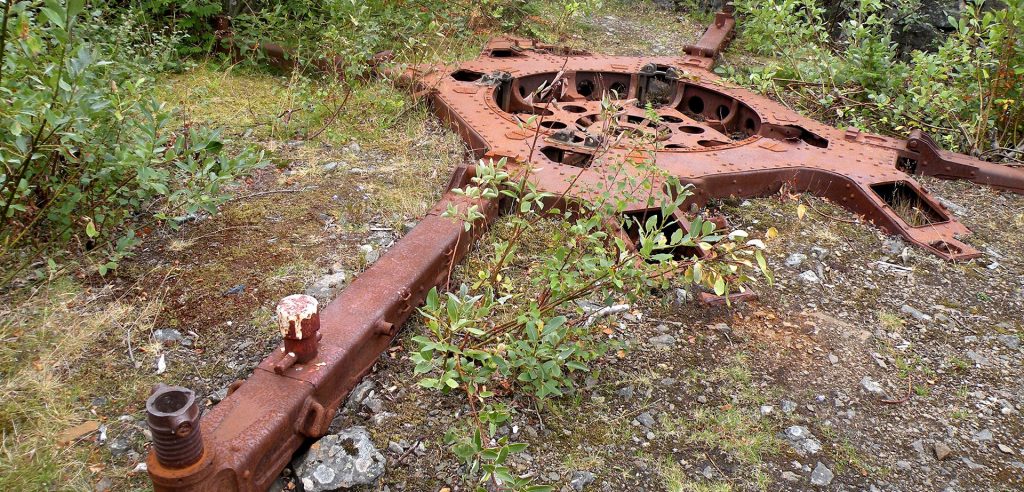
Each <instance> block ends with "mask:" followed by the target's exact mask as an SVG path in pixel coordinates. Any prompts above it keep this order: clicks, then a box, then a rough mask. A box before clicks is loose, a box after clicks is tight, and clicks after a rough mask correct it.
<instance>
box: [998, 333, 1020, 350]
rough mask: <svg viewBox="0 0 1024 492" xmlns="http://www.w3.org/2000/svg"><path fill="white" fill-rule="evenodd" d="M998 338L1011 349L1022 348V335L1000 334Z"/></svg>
mask: <svg viewBox="0 0 1024 492" xmlns="http://www.w3.org/2000/svg"><path fill="white" fill-rule="evenodd" d="M996 338H998V339H999V341H1000V342H1002V344H1003V345H1006V348H1008V349H1010V350H1017V349H1019V348H1020V337H1018V336H1017V335H999V336H998V337H996Z"/></svg>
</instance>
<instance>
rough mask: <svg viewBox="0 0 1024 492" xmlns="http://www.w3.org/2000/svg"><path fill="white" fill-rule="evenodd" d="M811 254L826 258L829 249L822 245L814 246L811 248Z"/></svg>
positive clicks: (819, 258)
mask: <svg viewBox="0 0 1024 492" xmlns="http://www.w3.org/2000/svg"><path fill="white" fill-rule="evenodd" d="M811 256H813V257H815V258H817V259H818V260H824V259H825V258H826V257H827V256H828V250H827V249H825V248H822V247H821V246H814V247H812V248H811Z"/></svg>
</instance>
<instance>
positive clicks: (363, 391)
mask: <svg viewBox="0 0 1024 492" xmlns="http://www.w3.org/2000/svg"><path fill="white" fill-rule="evenodd" d="M376 386H377V384H376V383H374V382H373V381H371V380H369V379H364V380H363V381H362V382H360V383H359V384H357V385H356V387H355V388H352V392H351V393H349V394H348V403H346V404H345V406H346V407H348V408H350V409H356V408H359V406H360V405H361V404H362V403H363V400H365V399H366V397H367V396H369V395H370V392H371V391H373V389H374V388H375V387H376Z"/></svg>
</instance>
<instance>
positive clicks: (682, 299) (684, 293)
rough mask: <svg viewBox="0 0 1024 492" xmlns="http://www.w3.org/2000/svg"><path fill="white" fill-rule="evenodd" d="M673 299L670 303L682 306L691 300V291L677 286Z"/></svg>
mask: <svg viewBox="0 0 1024 492" xmlns="http://www.w3.org/2000/svg"><path fill="white" fill-rule="evenodd" d="M674 294H675V299H673V301H672V303H673V304H674V305H675V306H676V307H679V306H683V305H685V304H687V303H689V302H690V301H692V300H693V293H691V292H690V290H689V289H685V288H678V289H675V290H674Z"/></svg>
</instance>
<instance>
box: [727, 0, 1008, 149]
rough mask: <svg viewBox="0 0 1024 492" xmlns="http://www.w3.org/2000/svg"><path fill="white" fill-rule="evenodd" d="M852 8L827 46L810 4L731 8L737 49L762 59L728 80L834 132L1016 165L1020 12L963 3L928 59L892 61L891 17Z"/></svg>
mask: <svg viewBox="0 0 1024 492" xmlns="http://www.w3.org/2000/svg"><path fill="white" fill-rule="evenodd" d="M900 5H903V3H898V5H896V7H892V6H889V5H888V4H884V3H882V2H881V1H880V0H859V1H858V2H857V5H856V7H855V8H853V9H852V11H851V12H850V15H849V19H848V20H846V21H844V22H843V23H842V24H841V25H840V26H839V27H840V29H839V32H840V33H841V35H840V36H838V37H837V38H835V39H833V38H831V37H830V36H829V35H828V34H827V31H826V30H825V28H824V27H823V26H824V23H823V21H822V17H821V15H822V9H821V8H820V7H819V6H818V4H817V2H816V1H815V0H768V1H766V2H762V1H755V0H741V1H740V2H737V7H738V9H739V11H740V13H741V16H742V18H741V22H740V23H739V25H740V29H741V31H740V35H739V42H740V43H741V45H742V46H743V47H745V48H746V49H748V50H750V51H753V52H755V53H758V54H762V55H769V56H771V57H772V58H770V59H767V60H763V61H764V63H763V65H758V66H751V67H724V68H721V69H720V70H721V72H722V73H725V74H726V75H728V76H730V77H731V78H732V79H733V80H734V81H737V82H739V83H742V84H745V85H748V86H750V87H752V88H754V89H756V90H758V91H761V92H763V93H766V94H772V95H781V94H787V99H790V100H791V101H792V102H793V103H795V104H796V105H797V106H798V109H800V110H802V111H803V112H805V113H807V114H809V115H811V116H814V117H817V118H819V119H823V120H826V121H829V122H831V123H834V124H838V125H849V126H856V127H859V128H863V129H866V130H869V131H874V132H880V133H888V134H897V135H905V134H906V133H907V132H908V131H909V130H910V129H912V128H921V129H923V130H926V131H929V132H931V133H933V134H936V136H937V137H938V139H939V140H941V141H942V142H943V144H944V145H945V146H946V147H948V148H951V149H954V150H960V151H963V152H970V153H973V154H975V155H980V156H982V157H988V158H1003V159H1006V160H1017V161H1019V159H1020V157H1021V156H1022V155H1021V154H1022V152H1024V110H1022V108H1021V91H1022V88H1024V36H1021V29H1022V26H1024V4H1022V3H1021V2H1008V3H1007V7H1006V8H1004V9H1000V10H985V9H983V8H982V2H980V1H975V2H972V3H970V4H968V6H967V8H966V9H965V10H964V12H963V14H962V16H961V17H960V18H959V19H951V22H952V23H953V24H954V25H955V26H956V28H957V29H956V32H954V33H952V34H950V35H949V36H948V37H947V38H946V39H945V40H944V41H943V42H942V44H941V45H940V46H939V47H938V49H937V50H936V51H935V52H920V51H915V52H913V53H911V54H910V56H909V58H908V59H906V60H901V59H899V58H898V57H897V55H896V53H897V50H896V46H894V44H893V42H892V30H893V26H892V22H893V21H892V18H893V16H892V15H886V12H887V9H890V8H900Z"/></svg>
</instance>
